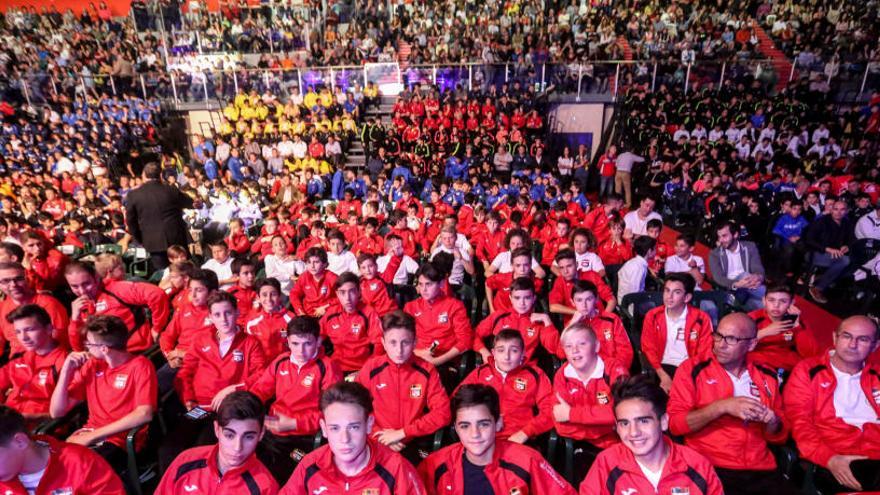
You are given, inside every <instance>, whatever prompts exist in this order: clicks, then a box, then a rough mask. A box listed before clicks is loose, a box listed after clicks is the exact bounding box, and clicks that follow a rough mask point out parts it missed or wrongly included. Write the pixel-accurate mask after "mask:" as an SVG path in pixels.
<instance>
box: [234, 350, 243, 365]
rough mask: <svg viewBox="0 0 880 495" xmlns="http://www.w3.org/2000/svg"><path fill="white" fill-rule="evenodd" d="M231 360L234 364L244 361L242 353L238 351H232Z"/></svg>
mask: <svg viewBox="0 0 880 495" xmlns="http://www.w3.org/2000/svg"><path fill="white" fill-rule="evenodd" d="M232 360H233V361H235V362H236V363H240V362H242V361H244V352H242V351H241V350H240V349H236V350H234V351H232Z"/></svg>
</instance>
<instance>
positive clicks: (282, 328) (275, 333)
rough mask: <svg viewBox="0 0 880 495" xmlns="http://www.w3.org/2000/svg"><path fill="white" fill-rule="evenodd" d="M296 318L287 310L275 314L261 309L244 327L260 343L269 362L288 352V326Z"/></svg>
mask: <svg viewBox="0 0 880 495" xmlns="http://www.w3.org/2000/svg"><path fill="white" fill-rule="evenodd" d="M295 316H296V315H294V314H293V312H291V311H288V310H286V309H282V310H281V311H277V312H275V313H267V312H265V311H263V310H262V309H261V310H260V311H259V312H255V313H254V314H252V315H251V318H250V320H249V321H248V322H247V323H246V324H245V326H244V331H245V333H247V334H248V335H252V336H253V337H254V338H255V339H257V341H259V342H260V346H261V347H262V348H263V355H264V356H265V357H266V359H267V360H272V359H274V358H275V357H276V356H279V355H281V354H282V353H284V352H287V350H288V348H287V324H288V323H290V320H292V319H293V318H294V317H295Z"/></svg>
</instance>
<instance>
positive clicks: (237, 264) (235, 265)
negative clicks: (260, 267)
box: [231, 258, 257, 275]
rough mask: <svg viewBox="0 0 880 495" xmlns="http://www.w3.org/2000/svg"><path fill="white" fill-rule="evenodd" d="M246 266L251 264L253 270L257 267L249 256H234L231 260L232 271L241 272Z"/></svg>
mask: <svg viewBox="0 0 880 495" xmlns="http://www.w3.org/2000/svg"><path fill="white" fill-rule="evenodd" d="M246 266H252V267H253V268H254V270H256V269H257V264H256V263H255V262H254V261H253V260H251V259H250V258H235V259H234V260H232V267H231V268H232V273H234V274H236V275H238V274H239V273H241V269H242V268H244V267H246Z"/></svg>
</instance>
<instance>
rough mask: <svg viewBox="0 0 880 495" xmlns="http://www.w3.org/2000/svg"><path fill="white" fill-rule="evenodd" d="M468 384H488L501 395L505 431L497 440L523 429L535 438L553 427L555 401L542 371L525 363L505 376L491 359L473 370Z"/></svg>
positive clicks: (551, 388) (466, 379)
mask: <svg viewBox="0 0 880 495" xmlns="http://www.w3.org/2000/svg"><path fill="white" fill-rule="evenodd" d="M468 383H480V384H483V385H489V386H490V387H492V388H494V389H495V390H496V391H497V392H498V397H499V398H500V399H501V414H502V416H504V428H503V429H502V430H501V431H500V432H499V433H498V438H507V437H509V436H510V435H513V434H514V433H516V432H518V431H520V430H522V431H523V433H525V434H526V435H528V436H529V438H533V437H536V436H538V435H540V434H542V433H545V432H547V431H550V428H553V404H554V403H555V402H556V398H555V397H554V395H553V385H551V384H550V379H549V378H547V375H546V374H544V372H543V371H541V369H540V368H537V367H534V366H531V365H529V364H524V365H522V366H520V367H518V368H516V369H514V370H512V371H510V372H509V373H507V376H504V375H502V374H501V372H500V371H498V369H497V368H496V367H495V360H494V359H493V358H492V357H491V356H490V357H489V362H488V363H486V364H484V365H482V366H480V367H479V368H477V369H475V370H473V371H471V372H470V374H469V375H468V376H467V377H465V379H464V380H463V381H462V382H461V385H465V384H468ZM461 385H459V387H461ZM453 395H455V394H454V393H453ZM535 409H537V411H538V412H537V414H535Z"/></svg>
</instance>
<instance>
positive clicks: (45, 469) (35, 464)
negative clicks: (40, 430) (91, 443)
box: [0, 406, 125, 495]
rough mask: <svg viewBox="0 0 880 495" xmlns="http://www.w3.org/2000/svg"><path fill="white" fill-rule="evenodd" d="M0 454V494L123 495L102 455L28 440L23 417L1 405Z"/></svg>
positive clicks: (48, 441) (46, 439)
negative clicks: (0, 492) (75, 494)
mask: <svg viewBox="0 0 880 495" xmlns="http://www.w3.org/2000/svg"><path fill="white" fill-rule="evenodd" d="M0 452H2V454H0V455H2V460H3V462H2V463H0V490H2V491H3V493H9V494H28V493H89V494H93V495H125V490H124V489H123V486H122V481H120V480H119V477H117V476H116V474H115V473H114V472H113V468H111V467H110V465H108V464H107V461H105V460H104V459H102V458H101V456H99V455H97V454H96V453H95V452H93V451H92V450H91V449H88V448H86V447H83V446H81V445H75V444H71V443H65V442H59V441H58V440H55V439H54V438H52V437H43V436H38V437H31V436H30V434H29V433H28V427H27V425H26V422H25V418H24V417H23V416H22V415H21V414H20V413H19V412H18V411H16V410H14V409H12V408H10V407H7V406H0ZM38 488H39V490H38Z"/></svg>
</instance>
